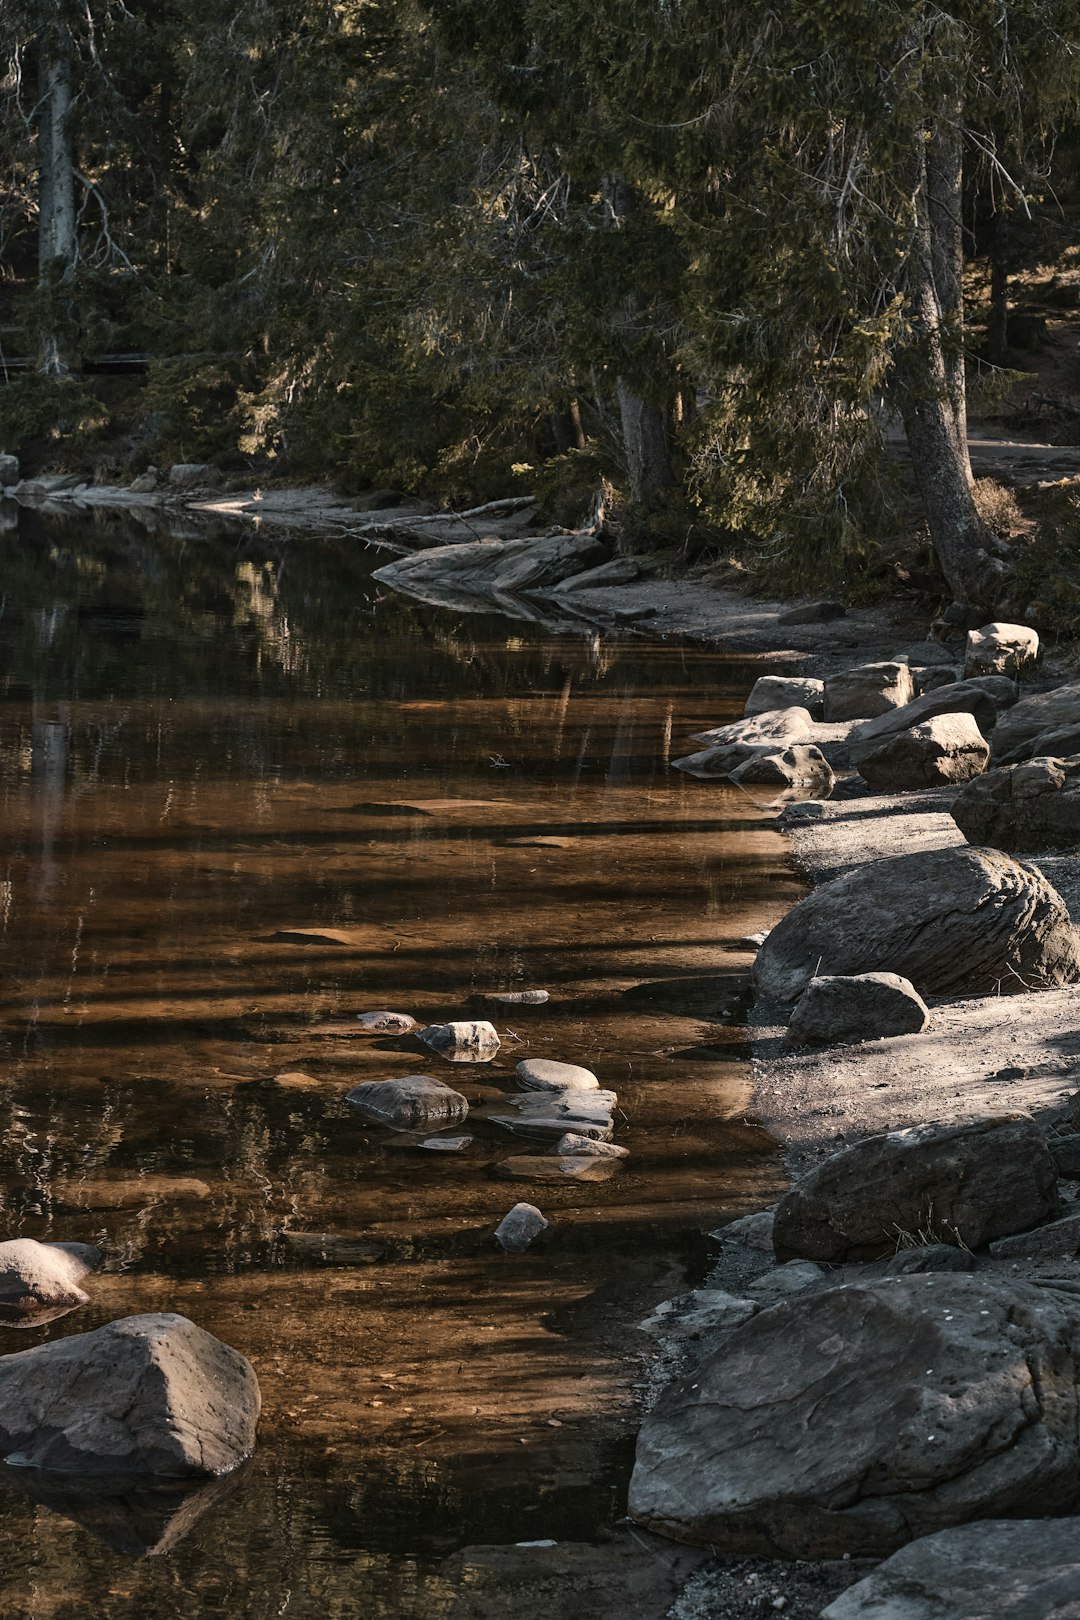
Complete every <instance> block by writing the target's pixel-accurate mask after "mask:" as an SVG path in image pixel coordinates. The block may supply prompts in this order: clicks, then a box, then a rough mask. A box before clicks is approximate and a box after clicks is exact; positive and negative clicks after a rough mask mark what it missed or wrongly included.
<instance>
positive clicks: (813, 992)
mask: <svg viewBox="0 0 1080 1620" xmlns="http://www.w3.org/2000/svg"><path fill="white" fill-rule="evenodd" d="M929 1016H930V1014H929V1011H928V1009H927V1006H926V1002H925V1001H924V1000H923V999H922V997H921V996H920V995H919V992H918V991H917V990H916V989H915V986H914V985H913V984H911V983H909V981H908V980H907V979H902V978H901V977H900V975H899V974H897V973H853V974H820V975H818V976H817V977H815V978H813V979H811V980H810V983H809V984H808V985H807V986H806V989H805V990H804V991H803V993H802V995H801V996H800V997H799V1000H798V1001H797V1002H796V1003H795V1010H794V1011H793V1012H792V1014H791V1022H790V1024H789V1025H788V1029H787V1034H786V1035H785V1037H784V1044H785V1045H786V1046H834V1045H839V1044H840V1043H842V1042H847V1041H878V1040H882V1039H884V1038H886V1037H888V1036H892V1035H912V1034H917V1033H918V1032H919V1030H922V1029H925V1028H926V1022H927V1019H928V1018H929Z"/></svg>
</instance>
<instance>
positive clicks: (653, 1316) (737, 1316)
mask: <svg viewBox="0 0 1080 1620" xmlns="http://www.w3.org/2000/svg"><path fill="white" fill-rule="evenodd" d="M761 1309H762V1305H761V1301H760V1300H758V1299H743V1298H740V1296H739V1295H738V1294H730V1293H728V1292H727V1291H726V1290H725V1289H722V1288H694V1289H692V1290H691V1291H690V1292H689V1293H687V1294H677V1295H676V1297H675V1298H674V1299H665V1300H664V1301H663V1303H662V1304H660V1305H657V1307H656V1309H655V1310H653V1311H650V1312H649V1315H648V1316H647V1317H645V1319H644V1321H642V1322H639V1323H638V1328H639V1329H640V1331H641V1332H642V1333H647V1334H648V1335H649V1336H650V1338H653V1339H663V1340H666V1341H668V1342H674V1343H681V1341H682V1340H684V1339H696V1338H703V1337H704V1338H709V1339H712V1338H714V1337H715V1338H719V1337H720V1335H721V1334H722V1333H730V1332H732V1331H733V1330H734V1329H735V1328H737V1327H742V1325H743V1323H744V1322H749V1320H750V1318H751V1317H752V1316H756V1315H757V1313H758V1311H760V1310H761Z"/></svg>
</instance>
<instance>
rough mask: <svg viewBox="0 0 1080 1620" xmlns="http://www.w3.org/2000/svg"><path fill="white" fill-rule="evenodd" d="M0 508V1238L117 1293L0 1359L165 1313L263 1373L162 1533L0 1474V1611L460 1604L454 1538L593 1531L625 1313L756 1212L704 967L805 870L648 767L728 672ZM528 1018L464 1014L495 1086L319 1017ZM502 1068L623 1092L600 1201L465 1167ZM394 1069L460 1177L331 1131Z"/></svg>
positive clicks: (754, 830)
mask: <svg viewBox="0 0 1080 1620" xmlns="http://www.w3.org/2000/svg"><path fill="white" fill-rule="evenodd" d="M13 517H14V514H13V512H12V511H11V509H10V508H4V509H3V521H5V522H6V523H7V524H8V527H7V529H6V531H5V532H3V533H0V556H2V560H3V566H2V571H0V796H2V809H3V814H2V818H0V929H2V935H0V939H2V947H0V948H2V952H3V973H2V977H0V987H2V988H0V1043H2V1046H0V1092H2V1108H0V1128H2V1143H3V1148H2V1155H3V1156H2V1162H0V1196H2V1201H3V1211H4V1235H5V1236H15V1235H24V1236H31V1237H40V1238H45V1239H56V1240H62V1239H82V1240H89V1241H93V1242H97V1243H100V1244H101V1245H102V1247H103V1248H104V1249H105V1250H106V1251H107V1254H108V1264H107V1270H106V1273H105V1274H104V1275H101V1276H99V1277H97V1278H94V1279H90V1281H89V1291H90V1292H91V1293H92V1295H93V1303H92V1305H91V1306H89V1307H87V1308H85V1309H83V1310H82V1311H79V1312H76V1313H74V1314H73V1315H71V1316H69V1317H67V1318H65V1319H64V1320H63V1321H60V1322H57V1323H55V1324H53V1325H52V1326H51V1327H49V1328H45V1329H38V1330H35V1331H34V1332H29V1333H28V1332H17V1331H15V1330H12V1329H5V1328H0V1350H3V1351H9V1350H19V1349H23V1348H26V1347H27V1346H28V1345H29V1344H31V1343H37V1342H41V1341H42V1340H43V1339H44V1338H46V1337H48V1336H50V1335H52V1336H56V1335H63V1334H67V1333H75V1332H82V1331H84V1330H86V1329H87V1328H92V1327H95V1326H97V1325H98V1324H99V1323H100V1322H103V1321H107V1320H110V1319H112V1318H114V1317H117V1316H123V1315H128V1314H131V1313H133V1312H138V1311H147V1310H159V1309H168V1310H178V1311H182V1312H184V1313H185V1314H187V1315H190V1316H191V1317H193V1318H194V1319H195V1320H196V1321H198V1322H199V1323H200V1324H202V1325H203V1326H204V1327H206V1328H208V1329H210V1330H211V1331H212V1332H214V1333H216V1334H218V1335H219V1336H220V1337H222V1338H224V1339H226V1340H227V1341H228V1342H229V1343H230V1344H232V1345H235V1346H236V1347H237V1348H238V1349H239V1350H241V1351H243V1352H244V1353H245V1354H246V1355H247V1356H248V1357H249V1358H250V1359H251V1361H252V1362H253V1363H254V1365H255V1367H256V1370H257V1372H258V1375H259V1380H260V1383H261V1386H262V1390H263V1398H264V1416H263V1420H262V1425H261V1430H260V1445H259V1450H258V1453H257V1456H256V1458H255V1460H254V1463H253V1465H252V1467H251V1468H250V1470H249V1471H248V1472H247V1473H246V1474H245V1475H244V1477H243V1478H241V1479H239V1480H236V1481H234V1482H232V1485H231V1488H230V1489H227V1490H225V1491H221V1490H220V1489H218V1488H216V1487H215V1488H213V1489H212V1490H211V1491H210V1492H209V1493H208V1494H206V1495H203V1496H195V1497H189V1498H187V1499H185V1500H184V1501H182V1502H181V1501H177V1500H176V1499H173V1498H167V1499H157V1498H155V1499H146V1498H144V1499H141V1500H131V1501H127V1502H115V1503H107V1504H103V1503H101V1502H98V1501H96V1500H93V1499H85V1498H84V1499H81V1500H71V1499H67V1500H56V1499H54V1498H53V1499H49V1500H48V1501H46V1502H41V1501H35V1500H33V1499H31V1497H29V1496H28V1495H27V1494H25V1491H26V1487H25V1483H23V1484H22V1486H21V1488H20V1482H19V1481H12V1480H11V1479H8V1480H7V1481H6V1482H5V1483H3V1484H2V1485H0V1568H2V1570H3V1581H2V1587H0V1613H2V1614H3V1615H4V1616H8V1615H17V1616H20V1617H21V1616H33V1617H34V1620H45V1617H53V1616H84V1615H91V1614H103V1615H107V1616H110V1617H112V1616H116V1617H120V1616H123V1617H128V1616H132V1617H134V1616H136V1615H138V1616H145V1615H154V1616H157V1615H174V1614H175V1615H183V1616H197V1615H198V1616H202V1615H225V1614H227V1615H229V1616H232V1617H238V1616H244V1617H247V1616H250V1617H252V1620H256V1617H258V1620H262V1617H264V1616H269V1615H277V1614H288V1615H289V1616H293V1617H305V1620H306V1617H308V1616H311V1617H315V1616H320V1617H321V1616H326V1615H331V1616H337V1615H342V1616H345V1615H354V1614H357V1615H358V1614H363V1615H370V1616H396V1615H399V1614H400V1615H412V1614H415V1615H418V1616H427V1615H431V1616H435V1615H439V1616H444V1615H445V1616H449V1615H456V1614H457V1613H458V1610H457V1609H456V1608H455V1606H454V1605H455V1603H456V1602H457V1601H458V1597H457V1595H456V1594H455V1593H454V1591H453V1586H452V1582H450V1581H449V1580H448V1577H447V1575H446V1574H445V1572H444V1571H443V1570H442V1569H441V1560H443V1559H444V1558H445V1557H446V1555H447V1554H448V1553H450V1552H452V1551H453V1550H454V1549H457V1548H460V1547H461V1546H463V1545H466V1544H468V1543H476V1542H484V1541H496V1542H513V1541H518V1540H524V1539H537V1538H542V1537H549V1536H550V1537H556V1538H559V1539H563V1538H573V1539H578V1540H583V1539H584V1540H587V1539H592V1538H595V1537H601V1538H602V1537H603V1536H604V1535H605V1534H607V1533H608V1532H609V1531H610V1527H611V1526H612V1525H613V1523H614V1522H615V1521H616V1520H617V1518H618V1517H619V1515H620V1513H621V1512H622V1503H623V1493H624V1489H625V1480H626V1475H627V1467H628V1461H629V1457H630V1453H631V1448H632V1439H633V1433H634V1428H635V1418H634V1408H633V1399H634V1396H633V1387H632V1386H633V1385H634V1383H635V1382H637V1381H638V1380H639V1378H640V1376H641V1370H640V1369H641V1363H640V1360H639V1358H640V1356H641V1353H642V1348H643V1346H644V1344H645V1343H646V1342H647V1341H645V1340H644V1339H642V1338H641V1336H640V1335H637V1334H636V1332H635V1330H634V1328H633V1323H634V1322H635V1321H636V1320H638V1319H639V1318H640V1316H641V1315H643V1314H644V1311H645V1310H646V1309H647V1308H649V1307H650V1306H651V1305H652V1304H653V1303H655V1301H656V1300H658V1299H660V1298H662V1297H665V1296H666V1295H667V1294H668V1293H670V1292H672V1291H674V1290H676V1289H678V1288H679V1287H680V1286H683V1285H685V1279H686V1276H687V1267H688V1266H689V1267H691V1270H692V1268H693V1266H694V1264H695V1263H698V1262H699V1261H700V1239H698V1238H697V1237H696V1236H695V1235H696V1234H698V1233H699V1232H700V1230H701V1229H702V1228H703V1227H706V1226H708V1225H709V1224H715V1222H716V1221H717V1220H718V1219H721V1218H724V1217H725V1216H727V1215H730V1214H733V1213H738V1212H739V1211H741V1210H744V1209H748V1208H753V1207H756V1206H757V1205H759V1204H760V1203H761V1202H763V1201H768V1199H769V1197H770V1195H771V1194H773V1192H774V1189H775V1188H776V1186H777V1184H778V1170H777V1166H776V1162H775V1160H774V1158H773V1157H772V1154H771V1151H770V1144H769V1143H768V1141H767V1140H766V1139H765V1138H764V1137H763V1136H762V1135H761V1133H760V1132H758V1131H756V1130H755V1129H754V1128H753V1127H751V1126H749V1125H747V1124H746V1123H745V1122H744V1121H743V1118H742V1115H743V1110H744V1108H745V1105H746V1100H747V1084H746V1066H745V1056H744V1052H743V1048H742V1047H741V1046H740V1044H739V1035H740V1031H739V1030H738V1027H737V1020H738V1005H737V997H738V995H739V992H740V989H741V986H742V983H743V978H744V973H745V968H746V965H747V962H748V958H747V957H746V955H745V954H743V953H741V952H739V951H738V950H737V949H733V946H734V944H735V942H736V941H737V939H738V938H739V937H740V936H741V935H742V934H744V933H745V932H747V930H748V929H753V928H757V927H761V926H765V925H767V924H768V923H769V922H771V921H772V920H774V918H775V917H777V916H778V915H779V914H780V913H781V912H782V911H783V910H784V909H786V906H787V904H788V903H789V900H790V897H791V895H792V894H793V892H794V883H793V880H792V879H791V878H790V877H789V876H787V875H786V874H785V873H784V870H783V865H782V862H783V853H782V849H781V846H780V841H779V839H778V838H777V837H776V835H775V833H774V832H773V831H772V830H771V826H770V822H769V819H768V818H767V817H764V816H763V815H762V814H761V812H760V811H759V810H758V809H756V808H755V806H754V805H753V804H752V803H751V801H750V800H749V799H748V798H747V797H746V796H745V795H743V794H741V793H739V792H737V791H736V790H734V789H729V788H726V787H725V786H723V785H719V784H712V783H701V782H694V781H690V780H688V779H687V778H685V777H682V776H680V775H679V774H678V773H673V772H671V771H670V770H669V769H668V765H667V761H668V758H669V756H670V753H671V752H672V751H674V752H679V751H682V750H681V749H680V748H679V744H680V743H681V742H682V741H683V739H684V738H685V735H686V733H687V732H688V731H690V730H693V729H696V728H698V727H700V726H701V725H703V724H706V723H716V722H718V721H721V720H723V719H724V718H726V717H728V716H730V715H732V714H734V713H736V712H738V710H739V709H740V708H741V701H742V698H743V695H744V693H745V690H746V688H747V687H748V685H749V683H750V680H751V679H752V673H751V671H750V670H748V669H746V668H740V667H739V666H738V665H725V663H724V662H723V661H722V660H720V659H718V658H717V657H716V656H715V655H714V654H705V653H702V652H700V651H696V650H686V649H681V648H678V647H671V646H666V645H655V646H654V645H649V644H648V643H645V642H642V641H627V642H624V643H619V642H617V641H607V640H605V641H603V642H602V643H598V642H596V641H595V640H594V639H593V638H592V637H589V636H585V635H582V636H579V637H574V636H570V637H546V636H545V635H544V634H543V633H542V632H530V631H528V630H523V629H522V627H521V626H520V625H515V624H513V623H510V622H509V621H504V620H500V619H497V618H484V617H469V616H461V615H455V614H440V613H439V612H437V611H435V610H432V609H426V608H421V607H416V606H411V605H409V604H407V603H404V602H402V601H400V600H399V599H396V598H387V597H385V595H384V594H383V593H381V592H380V590H379V588H378V587H377V586H375V585H374V584H373V582H372V581H371V580H370V577H369V571H370V569H371V568H373V567H376V566H378V563H379V562H380V561H381V560H383V558H382V557H381V556H380V555H378V554H374V553H369V552H365V551H364V550H363V549H358V548H357V547H356V546H355V545H354V544H344V543H342V544H338V543H330V542H327V541H323V540H312V539H307V538H305V539H297V540H294V541H292V542H291V543H287V542H284V541H282V540H280V539H278V540H272V539H271V540H268V539H266V538H264V537H260V536H258V535H255V534H251V533H247V534H245V535H244V536H241V537H239V538H238V537H237V536H236V535H235V534H232V535H229V534H212V533H208V532H206V531H199V530H192V531H190V532H187V533H185V534H179V533H175V532H173V533H166V532H155V531H153V530H151V529H147V528H146V527H145V526H140V525H139V524H138V523H136V522H135V521H134V520H128V519H123V520H118V519H116V518H113V517H110V518H108V519H107V520H105V521H94V522H91V521H90V520H84V521H82V522H80V523H75V522H69V521H61V520H46V519H43V518H34V517H32V516H29V515H26V514H24V515H23V516H22V518H21V519H20V521H19V523H18V524H17V525H14V526H13ZM538 839H539V840H547V841H546V842H537V840H538ZM526 987H543V988H546V989H548V990H549V991H550V992H551V996H552V1000H551V1003H550V1005H549V1006H548V1007H546V1008H543V1009H540V1010H539V1011H533V1012H527V1011H521V1012H517V1011H515V1012H514V1013H512V1014H510V1015H508V1016H502V1015H497V1016H496V1017H495V1022H496V1024H497V1025H498V1027H499V1029H500V1033H501V1034H502V1036H503V1042H504V1044H503V1047H502V1050H501V1051H500V1053H499V1056H498V1058H497V1059H496V1061H495V1062H494V1063H492V1064H489V1065H486V1066H469V1067H466V1066H463V1065H454V1066H450V1065H447V1064H444V1063H442V1062H441V1060H439V1059H437V1058H433V1057H431V1056H427V1057H421V1056H420V1055H419V1052H420V1049H419V1048H418V1047H417V1045H416V1043H415V1042H411V1041H409V1040H404V1041H396V1042H395V1041H371V1040H369V1039H358V1038H356V1036H355V1035H354V1034H353V1033H352V1031H351V1029H350V1021H352V1022H354V1021H355V1014H356V1013H357V1012H360V1011H363V1010H365V1009H368V1008H376V1007H391V1008H394V1009H398V1010H402V1011H407V1012H411V1013H412V1014H413V1015H414V1016H415V1017H417V1018H419V1019H420V1020H422V1021H423V1022H430V1021H441V1020H444V1019H448V1018H453V1017H456V1016H470V1015H472V1016H476V1015H477V1014H478V1005H477V1002H476V1000H475V998H476V997H477V996H478V995H479V994H482V993H483V992H488V991H491V990H497V989H513V988H526ZM729 1008H730V1009H732V1013H731V1015H729V1016H728V1017H727V1018H724V1017H723V1016H722V1015H723V1013H724V1012H725V1010H727V1009H729ZM480 1015H481V1016H482V1015H483V1013H480ZM525 1053H531V1054H533V1055H545V1056H550V1057H556V1058H560V1059H564V1060H568V1061H571V1062H579V1063H584V1064H587V1065H588V1066H589V1067H591V1068H593V1069H595V1070H596V1072H597V1073H598V1075H599V1076H600V1079H601V1083H602V1084H604V1085H607V1086H610V1087H611V1088H612V1089H614V1090H616V1091H617V1092H618V1094H619V1123H618V1129H617V1139H618V1140H620V1141H621V1142H623V1143H624V1144H625V1145H626V1146H628V1147H629V1148H630V1149H631V1153H632V1157H631V1159H630V1160H629V1161H628V1165H627V1167H626V1168H625V1169H624V1170H622V1171H621V1173H620V1174H619V1175H618V1176H617V1177H615V1178H614V1179H612V1180H611V1181H610V1182H607V1183H605V1184H603V1185H595V1186H574V1187H564V1186H555V1185H547V1184H544V1185H536V1184H533V1183H518V1182H509V1181H506V1180H502V1179H500V1178H499V1176H498V1173H497V1169H498V1166H499V1164H500V1163H501V1162H502V1161H503V1160H505V1159H506V1158H508V1157H509V1156H511V1155H512V1154H515V1153H521V1152H523V1151H529V1150H528V1149H523V1148H522V1147H521V1145H520V1144H517V1143H515V1142H513V1141H512V1140H511V1139H510V1138H508V1137H504V1136H500V1135H499V1134H498V1133H497V1132H496V1130H495V1128H494V1127H491V1126H486V1125H485V1124H484V1123H483V1120H482V1104H483V1103H484V1101H485V1100H488V1101H490V1100H491V1099H493V1098H497V1097H498V1095H499V1094H500V1093H501V1092H504V1091H506V1090H508V1089H510V1088H511V1086H512V1074H513V1065H514V1063H515V1062H516V1061H517V1060H518V1059H519V1058H520V1057H521V1056H522V1055H523V1054H525ZM425 1071H426V1072H430V1073H434V1074H437V1075H439V1077H440V1078H443V1079H448V1080H449V1081H450V1082H451V1083H452V1084H455V1085H457V1086H459V1088H460V1089H462V1090H463V1091H464V1092H465V1093H466V1095H467V1096H468V1097H469V1098H470V1101H471V1102H473V1103H475V1104H477V1105H480V1106H481V1116H480V1123H479V1124H477V1125H476V1127H475V1140H474V1142H473V1145H472V1147H471V1148H470V1149H469V1150H468V1151H467V1152H466V1153H464V1154H463V1155H461V1156H459V1157H451V1156H436V1155H432V1154H424V1153H421V1152H418V1151H415V1150H413V1149H410V1148H409V1147H408V1146H407V1145H403V1144H402V1142H401V1139H400V1138H395V1137H393V1136H391V1135H389V1134H388V1133H386V1132H384V1131H381V1130H379V1129H377V1128H375V1127H373V1126H369V1125H366V1124H365V1123H364V1122H363V1121H361V1120H360V1119H359V1118H357V1117H356V1116H355V1115H353V1114H352V1113H351V1112H350V1111H349V1110H348V1109H347V1108H346V1106H345V1105H344V1103H343V1097H344V1093H345V1091H346V1090H347V1089H348V1087H349V1086H350V1085H352V1084H355V1083H356V1082H357V1081H360V1080H367V1079H384V1078H389V1077H391V1076H393V1075H398V1074H407V1073H412V1072H425ZM470 1128H472V1127H470ZM519 1198H525V1199H528V1200H529V1201H532V1202H536V1203H538V1204H540V1206H541V1207H542V1208H543V1209H544V1211H545V1213H546V1214H547V1215H548V1217H549V1218H550V1219H551V1220H552V1222H553V1223H554V1225H553V1230H552V1233H551V1236H550V1241H549V1242H548V1243H547V1244H546V1246H545V1247H543V1248H542V1249H541V1250H538V1251H534V1252H531V1253H530V1254H528V1255H526V1256H524V1257H521V1258H517V1259H510V1258H507V1257H503V1256H500V1255H498V1254H497V1253H496V1252H495V1251H494V1249H493V1246H492V1244H491V1239H490V1233H491V1230H492V1228H493V1227H494V1225H495V1223H496V1222H497V1221H498V1220H499V1219H500V1217H501V1216H502V1214H504V1213H505V1211H506V1210H507V1209H508V1208H509V1207H510V1205H511V1204H513V1203H514V1202H515V1201H516V1200H517V1199H519ZM39 1494H40V1493H39ZM147 1554H151V1555H150V1556H147ZM462 1612H465V1611H462ZM512 1612H513V1609H512V1606H510V1605H508V1607H507V1613H508V1614H511V1613H512Z"/></svg>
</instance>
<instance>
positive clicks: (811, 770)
mask: <svg viewBox="0 0 1080 1620" xmlns="http://www.w3.org/2000/svg"><path fill="white" fill-rule="evenodd" d="M730 774H731V780H732V781H733V782H737V783H738V785H739V786H740V787H771V788H779V789H785V788H810V789H813V791H814V793H815V794H817V795H820V797H822V798H826V797H827V796H828V795H829V794H830V793H831V792H832V790H833V788H834V787H835V786H836V777H835V776H834V775H833V770H832V766H831V765H830V764H829V762H828V760H827V759H826V758H825V755H824V754H823V753H822V752H821V749H820V748H815V747H814V744H813V743H792V744H791V746H790V747H789V748H768V749H765V748H763V749H759V750H758V751H756V752H755V753H754V754H752V755H751V756H750V758H748V759H745V760H744V761H743V763H742V764H741V765H738V766H736V768H735V770H733V771H732V772H731V773H730Z"/></svg>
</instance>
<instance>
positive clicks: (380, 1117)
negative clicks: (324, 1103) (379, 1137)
mask: <svg viewBox="0 0 1080 1620" xmlns="http://www.w3.org/2000/svg"><path fill="white" fill-rule="evenodd" d="M345 1101H346V1102H347V1103H348V1104H349V1106H350V1107H351V1108H355V1109H356V1111H357V1112H358V1113H360V1114H363V1116H364V1118H365V1119H370V1120H373V1121H374V1122H375V1124H377V1125H386V1126H387V1127H388V1128H389V1129H390V1130H392V1131H414V1132H420V1131H430V1130H438V1129H439V1127H440V1126H444V1125H460V1124H461V1121H462V1120H463V1119H464V1118H465V1116H466V1114H467V1113H468V1112H469V1104H468V1102H467V1101H466V1100H465V1098H464V1097H463V1096H462V1095H461V1093H460V1091H455V1090H454V1089H453V1087H451V1086H447V1085H444V1084H443V1082H442V1081H441V1080H435V1079H433V1077H432V1076H431V1075H429V1074H407V1075H404V1076H403V1077H402V1078H401V1079H400V1080H368V1081H366V1082H365V1083H364V1084H363V1085H359V1086H353V1088H352V1090H351V1091H349V1092H346V1095H345Z"/></svg>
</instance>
